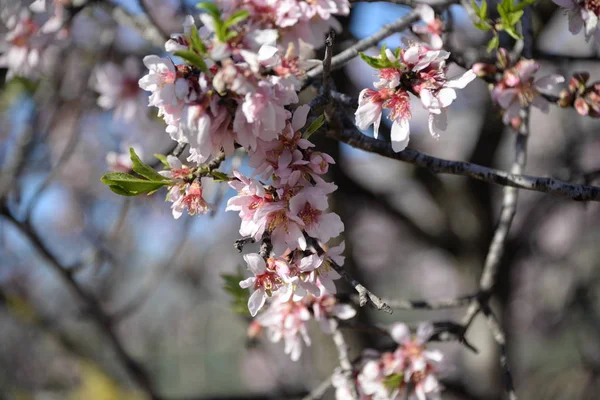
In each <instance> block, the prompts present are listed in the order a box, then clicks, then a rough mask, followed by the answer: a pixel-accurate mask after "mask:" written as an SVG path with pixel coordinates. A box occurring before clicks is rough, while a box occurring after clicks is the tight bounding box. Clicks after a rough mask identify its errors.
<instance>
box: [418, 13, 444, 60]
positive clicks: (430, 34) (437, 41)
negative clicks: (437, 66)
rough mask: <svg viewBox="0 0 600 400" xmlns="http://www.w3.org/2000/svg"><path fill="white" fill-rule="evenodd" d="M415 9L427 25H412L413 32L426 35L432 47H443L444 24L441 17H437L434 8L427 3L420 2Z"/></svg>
mask: <svg viewBox="0 0 600 400" xmlns="http://www.w3.org/2000/svg"><path fill="white" fill-rule="evenodd" d="M415 11H416V12H417V14H418V15H419V17H421V20H422V21H423V22H424V23H425V25H415V26H413V27H412V30H413V32H415V33H416V34H419V35H423V36H425V37H426V38H427V39H428V40H427V41H428V42H429V44H431V48H432V49H441V48H442V46H443V45H444V42H443V40H442V33H443V30H444V24H443V23H442V21H441V20H440V19H439V18H436V16H435V12H434V11H433V8H431V7H430V6H428V5H427V4H419V5H417V7H415Z"/></svg>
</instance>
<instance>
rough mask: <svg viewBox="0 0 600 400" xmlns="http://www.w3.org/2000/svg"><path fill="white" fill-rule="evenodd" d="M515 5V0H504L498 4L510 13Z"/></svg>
mask: <svg viewBox="0 0 600 400" xmlns="http://www.w3.org/2000/svg"><path fill="white" fill-rule="evenodd" d="M514 5H515V3H514V0H502V2H500V3H499V4H498V8H502V9H504V10H505V11H506V12H507V13H509V12H511V11H512V10H513V7H514Z"/></svg>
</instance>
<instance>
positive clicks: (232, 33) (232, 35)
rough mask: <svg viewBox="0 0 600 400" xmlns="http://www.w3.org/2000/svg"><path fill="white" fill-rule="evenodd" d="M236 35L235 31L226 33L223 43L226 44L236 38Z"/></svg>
mask: <svg viewBox="0 0 600 400" xmlns="http://www.w3.org/2000/svg"><path fill="white" fill-rule="evenodd" d="M237 35H238V33H237V32H236V31H229V32H227V34H226V35H225V38H224V39H225V40H224V41H225V42H227V41H228V40H230V39H233V38H234V37H236V36H237Z"/></svg>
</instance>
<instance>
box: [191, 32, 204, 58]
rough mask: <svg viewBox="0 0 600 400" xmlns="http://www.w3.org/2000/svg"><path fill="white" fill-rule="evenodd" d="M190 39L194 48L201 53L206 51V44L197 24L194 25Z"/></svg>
mask: <svg viewBox="0 0 600 400" xmlns="http://www.w3.org/2000/svg"><path fill="white" fill-rule="evenodd" d="M190 40H191V42H192V50H194V51H195V52H196V53H200V54H204V53H206V46H205V45H204V42H203V41H202V39H200V36H199V35H198V28H196V25H192V34H191V35H190Z"/></svg>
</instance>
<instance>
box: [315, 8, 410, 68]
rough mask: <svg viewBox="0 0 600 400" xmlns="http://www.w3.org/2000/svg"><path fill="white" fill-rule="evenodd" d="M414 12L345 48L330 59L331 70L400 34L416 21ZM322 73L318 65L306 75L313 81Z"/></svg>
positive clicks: (320, 66)
mask: <svg viewBox="0 0 600 400" xmlns="http://www.w3.org/2000/svg"><path fill="white" fill-rule="evenodd" d="M418 18H419V17H418V15H417V13H416V12H414V11H411V12H410V13H409V14H408V15H406V16H404V17H402V18H400V19H398V20H397V21H395V22H393V23H391V24H389V25H384V26H383V28H381V30H379V31H378V32H376V33H374V34H373V35H371V36H369V37H368V38H366V39H363V40H359V41H358V42H356V43H355V44H354V45H353V46H351V47H349V48H347V49H346V50H344V51H342V52H341V53H339V54H337V55H335V56H334V57H333V58H332V59H331V70H332V71H333V70H335V69H338V68H341V67H343V66H344V65H345V64H346V63H347V62H348V61H350V60H352V59H353V58H354V57H356V56H358V53H360V52H361V51H365V50H367V49H368V48H370V47H372V46H375V45H377V43H379V42H380V41H381V40H383V39H385V38H386V37H388V36H390V35H393V34H394V33H396V32H400V31H402V30H404V29H406V28H407V27H408V26H410V24H411V23H413V22H415V21H416V20H417V19H418ZM322 73H323V65H318V66H316V67H315V68H313V69H311V70H310V71H308V72H307V73H306V77H307V78H308V79H314V78H316V77H318V76H319V75H321V74H322Z"/></svg>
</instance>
